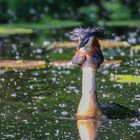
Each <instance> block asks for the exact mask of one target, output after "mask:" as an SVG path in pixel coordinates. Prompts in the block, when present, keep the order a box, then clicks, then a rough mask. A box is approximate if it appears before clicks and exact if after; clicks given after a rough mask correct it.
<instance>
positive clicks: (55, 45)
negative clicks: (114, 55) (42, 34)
mask: <svg viewBox="0 0 140 140" xmlns="http://www.w3.org/2000/svg"><path fill="white" fill-rule="evenodd" d="M99 42H100V44H101V47H102V48H114V47H128V46H130V45H129V43H127V42H125V41H120V42H115V41H109V40H99ZM52 46H53V48H75V47H76V46H77V43H75V42H68V41H65V42H54V43H53V44H52Z"/></svg>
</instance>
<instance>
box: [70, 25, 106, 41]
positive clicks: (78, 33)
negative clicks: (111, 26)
mask: <svg viewBox="0 0 140 140" xmlns="http://www.w3.org/2000/svg"><path fill="white" fill-rule="evenodd" d="M91 36H93V37H97V38H99V39H101V38H103V37H104V31H103V28H102V27H94V28H89V27H88V28H81V27H79V28H75V29H74V30H73V31H71V32H70V33H69V37H70V39H71V40H74V41H76V40H79V39H80V40H83V39H86V38H89V37H91Z"/></svg>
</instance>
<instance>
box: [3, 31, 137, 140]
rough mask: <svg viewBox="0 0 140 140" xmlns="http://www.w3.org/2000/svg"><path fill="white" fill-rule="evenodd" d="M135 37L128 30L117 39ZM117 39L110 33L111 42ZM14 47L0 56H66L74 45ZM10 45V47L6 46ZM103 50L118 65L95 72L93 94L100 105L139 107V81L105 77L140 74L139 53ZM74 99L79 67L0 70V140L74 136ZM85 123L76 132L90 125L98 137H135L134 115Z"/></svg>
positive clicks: (123, 139)
mask: <svg viewBox="0 0 140 140" xmlns="http://www.w3.org/2000/svg"><path fill="white" fill-rule="evenodd" d="M135 37H136V36H135V35H134V33H130V32H128V33H126V36H124V37H123V38H125V39H126V40H129V42H130V43H131V42H132V41H133V43H135V44H137V43H138V40H139V39H135ZM123 38H121V37H117V36H116V37H115V39H116V40H117V39H120V40H122V39H123ZM134 41H135V42H134ZM14 45H15V44H13V45H10V44H9V45H8V44H7V46H6V47H7V50H6V51H5V52H4V53H1V59H5V58H7V59H9V58H10V59H11V58H12V59H15V58H16V59H21V58H26V59H37V60H38V59H41V60H42V59H43V60H47V61H53V60H58V59H59V60H62V59H67V60H70V59H71V58H72V55H73V54H74V49H68V50H67V49H56V50H52V51H51V52H49V51H48V50H47V49H46V48H38V47H35V46H34V45H33V46H29V48H28V47H24V45H25V44H24V45H23V46H22V45H19V44H18V45H19V48H20V49H19V48H18V47H15V46H16V45H15V46H14ZM18 45H17V46H18ZM10 47H11V48H12V49H8V48H10ZM17 50H19V51H17ZM103 53H104V56H105V58H106V59H110V60H112V59H113V60H122V63H121V64H120V65H118V64H117V65H113V66H110V67H102V68H100V69H99V70H98V73H97V92H98V98H99V101H100V103H101V104H103V103H107V102H116V103H118V104H121V105H123V106H126V107H128V108H130V109H133V110H136V111H140V86H139V83H117V82H115V81H113V82H112V81H111V80H110V75H111V74H131V75H140V51H134V50H131V49H130V47H128V48H113V49H104V50H103ZM80 97H81V70H80V69H79V68H55V67H52V66H49V64H48V65H47V67H46V68H45V69H32V70H3V69H1V70H0V139H1V140H19V139H20V140H59V139H60V140H78V139H80V135H81V131H80V127H78V126H79V125H77V123H78V122H77V121H76V119H75V113H76V109H77V106H78V103H79V100H80ZM83 124H85V123H83ZM86 124H87V125H85V128H86V129H85V131H82V133H83V132H86V130H88V129H89V128H90V127H91V128H90V130H92V131H91V132H92V133H93V135H98V138H99V139H100V140H139V139H140V119H139V118H131V119H130V118H128V119H122V120H115V119H114V120H103V121H95V120H93V125H92V126H91V125H89V126H88V124H89V123H86ZM90 124H91V123H90ZM95 124H96V125H95ZM98 124H99V126H98ZM78 130H79V131H78ZM83 140H84V139H83ZM85 140H86V139H85ZM87 140H88V139H87Z"/></svg>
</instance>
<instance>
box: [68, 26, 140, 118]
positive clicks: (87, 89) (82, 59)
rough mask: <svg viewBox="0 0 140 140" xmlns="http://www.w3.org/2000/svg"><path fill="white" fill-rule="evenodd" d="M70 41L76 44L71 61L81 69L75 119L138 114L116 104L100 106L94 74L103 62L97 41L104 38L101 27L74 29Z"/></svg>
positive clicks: (122, 116) (125, 116) (121, 116)
mask: <svg viewBox="0 0 140 140" xmlns="http://www.w3.org/2000/svg"><path fill="white" fill-rule="evenodd" d="M69 35H70V39H71V40H73V41H76V42H77V47H76V52H75V55H74V57H73V59H72V63H73V64H74V65H77V66H79V67H80V68H81V69H82V97H81V100H80V103H79V105H78V110H77V114H76V116H77V118H78V119H81V118H95V119H96V118H101V117H103V116H105V117H107V118H111V119H118V118H121V119H122V118H127V117H134V116H137V115H138V113H137V112H136V111H134V110H131V109H128V108H127V107H124V106H122V105H119V104H117V103H106V104H104V105H100V104H99V102H98V98H97V92H96V72H97V70H98V68H99V67H100V65H101V64H102V63H103V61H104V56H103V54H102V51H101V46H100V43H99V41H98V39H102V38H103V37H104V31H103V28H102V27H94V28H75V29H74V30H73V31H71V32H70V34H69Z"/></svg>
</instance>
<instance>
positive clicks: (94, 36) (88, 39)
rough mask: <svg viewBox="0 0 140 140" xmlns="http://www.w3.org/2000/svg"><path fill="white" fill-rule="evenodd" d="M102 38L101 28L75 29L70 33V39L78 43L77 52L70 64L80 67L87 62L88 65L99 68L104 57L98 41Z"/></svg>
mask: <svg viewBox="0 0 140 140" xmlns="http://www.w3.org/2000/svg"><path fill="white" fill-rule="evenodd" d="M103 36H104V32H103V29H102V28H101V27H96V28H76V29H74V30H73V31H72V32H70V39H71V40H73V41H78V45H77V51H76V54H75V56H74V57H73V60H72V63H73V64H76V65H80V66H81V65H82V64H84V63H85V62H87V63H88V64H89V65H90V64H95V65H96V66H97V67H99V66H100V64H101V63H102V62H103V60H104V57H103V55H102V52H101V49H100V44H99V41H98V39H100V38H103ZM86 60H87V61H86Z"/></svg>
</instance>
